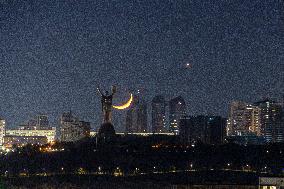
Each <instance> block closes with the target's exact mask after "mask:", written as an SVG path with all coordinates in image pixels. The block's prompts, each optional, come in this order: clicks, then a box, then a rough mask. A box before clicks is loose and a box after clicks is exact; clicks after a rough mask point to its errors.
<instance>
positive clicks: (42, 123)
mask: <svg viewBox="0 0 284 189" xmlns="http://www.w3.org/2000/svg"><path fill="white" fill-rule="evenodd" d="M36 125H37V127H39V128H48V127H49V121H48V116H47V115H42V114H41V115H38V116H37V124H36Z"/></svg>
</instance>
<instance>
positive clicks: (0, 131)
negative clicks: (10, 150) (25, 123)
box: [0, 118, 6, 146]
mask: <svg viewBox="0 0 284 189" xmlns="http://www.w3.org/2000/svg"><path fill="white" fill-rule="evenodd" d="M5 128H6V122H5V120H4V119H1V118H0V146H2V145H3V142H4V140H3V137H4V136H5Z"/></svg>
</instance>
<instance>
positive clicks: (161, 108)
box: [152, 95, 167, 133]
mask: <svg viewBox="0 0 284 189" xmlns="http://www.w3.org/2000/svg"><path fill="white" fill-rule="evenodd" d="M152 132H153V133H163V132H167V128H166V101H165V99H164V97H163V96H160V95H159V96H155V97H154V98H153V100H152Z"/></svg>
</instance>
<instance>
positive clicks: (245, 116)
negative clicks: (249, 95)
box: [227, 101, 260, 136]
mask: <svg viewBox="0 0 284 189" xmlns="http://www.w3.org/2000/svg"><path fill="white" fill-rule="evenodd" d="M249 133H254V134H256V135H260V108H259V107H258V106H254V105H251V104H248V103H245V102H239V101H234V102H232V103H231V105H230V111H229V118H228V120H227V135H228V136H242V135H247V134H249Z"/></svg>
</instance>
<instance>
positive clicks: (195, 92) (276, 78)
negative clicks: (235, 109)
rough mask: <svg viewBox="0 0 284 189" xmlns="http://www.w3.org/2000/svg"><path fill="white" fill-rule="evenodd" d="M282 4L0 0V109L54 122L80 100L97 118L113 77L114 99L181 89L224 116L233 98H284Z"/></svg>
mask: <svg viewBox="0 0 284 189" xmlns="http://www.w3.org/2000/svg"><path fill="white" fill-rule="evenodd" d="M283 4H284V3H283V0H249V1H248V0H242V1H241V0H231V1H230V0H229V1H228V0H219V1H208V0H206V1H202V0H184V1H182V0H171V1H168V0H149V1H148V0H146V1H142V0H141V1H139V0H136V1H118V0H112V1H110V0H109V1H93V0H89V1H86V0H77V1H75V0H66V1H63V0H59V1H45V0H34V1H29V0H21V1H16V0H1V1H0V44H1V45H0V55H1V56H0V65H1V69H0V79H1V83H0V87H1V92H0V115H1V116H2V117H4V118H5V119H6V120H7V122H8V124H9V126H10V127H12V126H15V125H17V124H19V123H22V122H24V121H26V120H27V119H29V118H31V117H32V116H34V115H35V114H37V113H45V114H48V115H49V116H50V118H51V120H52V121H53V122H55V120H56V119H57V118H58V116H59V114H60V113H62V112H64V111H68V110H70V109H72V110H73V111H74V112H75V113H76V114H77V115H79V116H80V117H81V118H82V119H85V120H88V121H91V122H95V123H97V122H98V120H100V117H99V113H100V99H99V97H98V96H97V95H96V86H97V85H101V86H104V87H108V86H110V85H112V84H116V85H117V86H118V92H119V94H118V99H117V100H115V101H116V102H119V101H122V100H124V99H125V98H127V91H128V90H134V89H142V90H143V93H144V96H145V98H146V99H147V100H149V101H150V99H151V98H152V97H153V96H154V95H156V94H163V95H165V96H167V98H172V97H175V96H177V95H182V96H183V97H184V98H185V100H186V102H187V104H188V110H189V113H190V114H207V113H210V114H216V115H222V116H226V115H227V109H228V104H229V102H230V101H231V100H234V99H235V100H244V101H256V100H259V99H261V98H262V97H265V96H269V97H275V98H279V97H280V96H281V94H283V93H284V91H283V88H284V86H283V81H284V46H283V45H284V44H283V42H284V25H283V24H284V20H283V19H284V13H283V11H284V10H283V9H284V7H283ZM186 63H190V64H192V65H193V67H192V69H185V68H184V65H185V64H186ZM124 113H125V112H120V115H123V114H124ZM121 122H122V121H121V120H119V119H116V120H115V124H116V125H119V123H121Z"/></svg>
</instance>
